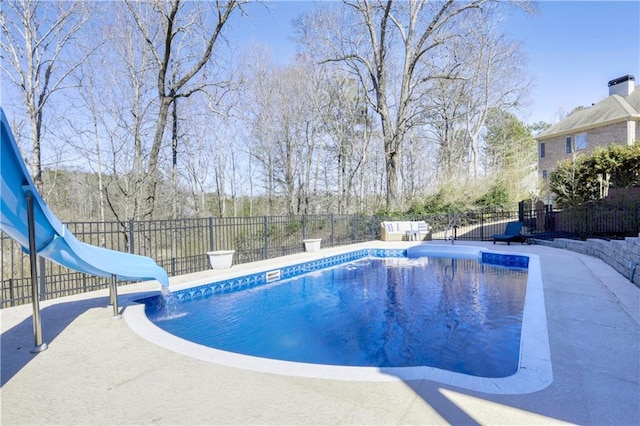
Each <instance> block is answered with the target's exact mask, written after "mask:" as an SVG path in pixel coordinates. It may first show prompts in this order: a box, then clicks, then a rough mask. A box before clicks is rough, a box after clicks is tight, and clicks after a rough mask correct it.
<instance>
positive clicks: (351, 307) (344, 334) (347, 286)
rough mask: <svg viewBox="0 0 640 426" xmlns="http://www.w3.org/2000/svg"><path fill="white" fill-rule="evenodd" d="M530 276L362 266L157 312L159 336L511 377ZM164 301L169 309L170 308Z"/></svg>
mask: <svg viewBox="0 0 640 426" xmlns="http://www.w3.org/2000/svg"><path fill="white" fill-rule="evenodd" d="M526 280H527V272H526V269H523V268H517V269H514V268H506V267H503V266H495V265H486V264H482V263H480V262H478V261H477V260H475V259H456V258H433V257H418V258H415V259H407V258H386V259H385V258H365V259H362V260H358V261H355V262H351V263H348V264H343V265H340V266H337V267H333V268H330V269H324V270H321V271H318V272H314V273H310V274H305V275H300V276H297V277H294V278H290V279H287V280H281V281H276V282H273V283H269V284H265V285H262V286H258V287H253V288H250V289H246V290H242V291H228V292H223V293H216V294H211V295H210V296H208V297H206V298H201V299H195V300H190V301H188V302H184V303H179V304H178V305H177V306H176V307H175V308H174V309H177V311H178V312H174V313H173V314H172V315H171V317H170V318H167V317H166V310H165V309H163V307H162V305H160V304H152V303H150V304H148V305H147V311H146V312H147V315H148V316H149V318H150V319H151V320H152V321H153V322H155V323H156V324H157V325H158V326H159V327H161V328H162V329H164V330H166V331H167V332H169V333H172V334H174V335H177V336H180V337H182V338H184V339H187V340H189V341H192V342H195V343H199V344H202V345H206V346H209V347H213V348H217V349H221V350H225V351H230V352H236V353H242V354H246V355H253V356H258V357H265V358H272V359H281V360H286V361H297V362H307V363H314V364H331V365H344V366H375V367H415V366H431V367H437V368H442V369H446V370H451V371H456V372H459V373H465V374H470V375H475V376H483V377H505V376H509V375H511V374H514V373H515V372H516V371H517V369H518V361H519V346H520V331H521V320H522V308H523V305H524V297H525V290H526ZM169 300H171V299H169Z"/></svg>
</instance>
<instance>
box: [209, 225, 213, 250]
mask: <svg viewBox="0 0 640 426" xmlns="http://www.w3.org/2000/svg"><path fill="white" fill-rule="evenodd" d="M213 250H214V247H213V216H209V251H213Z"/></svg>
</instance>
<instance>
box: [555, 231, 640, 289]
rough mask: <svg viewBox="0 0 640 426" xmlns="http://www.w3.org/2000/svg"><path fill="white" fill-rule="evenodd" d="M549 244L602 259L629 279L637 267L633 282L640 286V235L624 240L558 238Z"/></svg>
mask: <svg viewBox="0 0 640 426" xmlns="http://www.w3.org/2000/svg"><path fill="white" fill-rule="evenodd" d="M545 245H549V246H551V247H556V248H561V249H566V250H571V251H575V252H578V253H582V254H588V255H590V256H594V257H597V258H599V259H602V260H603V261H604V262H605V263H607V264H609V265H610V266H611V267H613V268H614V269H615V270H616V271H618V272H619V273H621V274H622V275H623V276H624V277H626V278H627V279H630V278H631V275H632V270H633V268H634V267H635V274H634V276H633V283H634V284H635V285H636V286H638V287H640V237H629V238H625V239H624V240H612V241H606V240H599V239H595V238H594V239H588V240H586V241H577V240H570V239H565V238H556V239H554V240H553V242H552V243H550V244H545Z"/></svg>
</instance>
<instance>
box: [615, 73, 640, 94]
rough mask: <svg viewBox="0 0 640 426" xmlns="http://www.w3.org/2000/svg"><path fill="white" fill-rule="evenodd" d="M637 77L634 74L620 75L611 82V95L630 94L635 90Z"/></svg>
mask: <svg viewBox="0 0 640 426" xmlns="http://www.w3.org/2000/svg"><path fill="white" fill-rule="evenodd" d="M634 80H635V78H634V77H633V76H632V75H625V76H622V77H618V78H616V79H614V80H611V81H610V82H609V96H611V95H619V96H622V97H625V96H629V95H630V94H631V93H632V92H633V88H634Z"/></svg>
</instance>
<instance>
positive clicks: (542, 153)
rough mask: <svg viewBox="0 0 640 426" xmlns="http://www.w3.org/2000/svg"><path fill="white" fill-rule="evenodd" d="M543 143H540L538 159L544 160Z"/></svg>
mask: <svg viewBox="0 0 640 426" xmlns="http://www.w3.org/2000/svg"><path fill="white" fill-rule="evenodd" d="M544 154H545V152H544V142H540V158H544Z"/></svg>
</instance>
